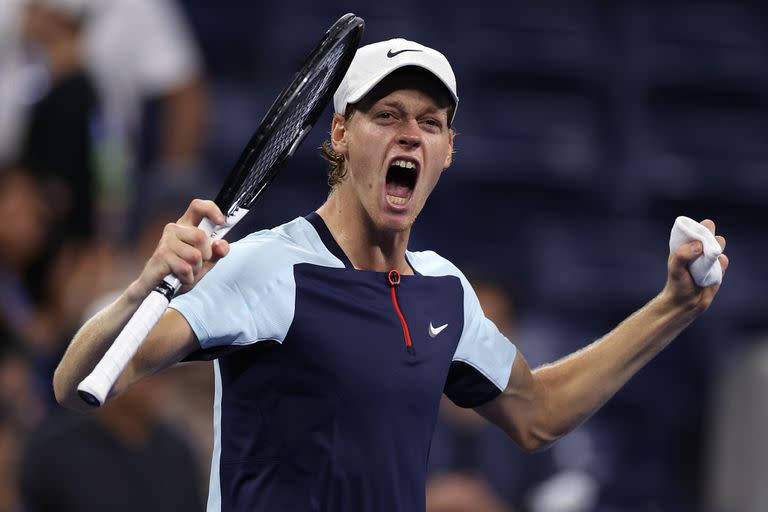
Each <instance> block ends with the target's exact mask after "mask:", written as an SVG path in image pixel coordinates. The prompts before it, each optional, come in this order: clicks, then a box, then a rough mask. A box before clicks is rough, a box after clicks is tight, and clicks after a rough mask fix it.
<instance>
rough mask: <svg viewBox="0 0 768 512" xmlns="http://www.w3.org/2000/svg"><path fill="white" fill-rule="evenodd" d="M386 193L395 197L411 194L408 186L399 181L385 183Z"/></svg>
mask: <svg viewBox="0 0 768 512" xmlns="http://www.w3.org/2000/svg"><path fill="white" fill-rule="evenodd" d="M386 191H387V195H388V196H395V197H406V198H407V197H408V196H410V195H411V189H410V187H408V186H406V185H401V184H400V183H394V182H389V183H387V189H386Z"/></svg>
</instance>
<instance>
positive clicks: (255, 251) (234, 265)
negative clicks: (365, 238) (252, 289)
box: [206, 217, 344, 279]
mask: <svg viewBox="0 0 768 512" xmlns="http://www.w3.org/2000/svg"><path fill="white" fill-rule="evenodd" d="M299 263H313V264H316V265H322V266H329V267H338V266H342V267H343V266H344V264H343V263H342V262H341V261H339V260H338V258H336V257H335V256H334V255H333V254H331V253H330V251H328V249H327V248H326V247H325V245H323V243H322V241H321V240H320V237H319V235H318V234H317V232H316V231H315V230H314V228H313V227H312V225H311V224H310V223H309V222H308V221H307V220H306V219H304V218H303V217H298V218H296V219H294V220H292V221H290V222H287V223H285V224H282V225H280V226H277V227H274V228H272V229H265V230H262V231H257V232H254V233H251V234H250V235H247V236H245V237H243V238H242V239H240V240H238V241H236V242H233V243H232V244H231V245H230V252H229V254H228V255H227V256H226V257H225V258H224V259H222V260H221V261H220V262H219V263H218V264H217V265H216V267H214V268H213V270H212V271H211V273H214V274H221V277H223V276H224V274H222V273H229V272H234V273H236V274H237V275H239V276H240V278H241V279H242V278H244V277H246V276H251V277H254V278H256V277H258V276H270V275H271V276H275V277H277V276H279V275H281V274H283V273H285V272H293V267H294V266H295V265H296V264H299ZM244 269H247V272H243V271H244ZM206 277H207V276H206Z"/></svg>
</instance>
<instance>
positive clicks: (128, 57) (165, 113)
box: [69, 0, 207, 234]
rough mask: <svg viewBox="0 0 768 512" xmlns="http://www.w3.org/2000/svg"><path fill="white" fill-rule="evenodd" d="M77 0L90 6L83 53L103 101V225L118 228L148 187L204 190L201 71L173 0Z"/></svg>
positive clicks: (115, 230) (204, 112) (204, 115)
mask: <svg viewBox="0 0 768 512" xmlns="http://www.w3.org/2000/svg"><path fill="white" fill-rule="evenodd" d="M69 1H74V0H69ZM77 1H78V2H80V3H83V4H87V5H89V7H90V9H91V19H90V20H89V23H88V29H87V34H86V52H87V55H88V63H89V68H90V70H91V72H92V74H93V76H94V78H95V81H96V84H97V87H98V89H99V91H100V93H101V95H102V98H103V101H104V106H105V117H106V119H105V123H104V124H103V125H102V126H100V127H99V130H100V132H101V133H100V134H99V138H100V140H101V141H102V143H101V147H100V158H101V159H102V161H103V162H104V163H103V164H102V165H101V169H102V175H101V177H100V195H101V210H102V211H101V213H102V215H103V219H104V225H103V226H102V227H103V230H104V231H105V232H107V233H108V234H124V233H120V231H122V230H125V229H128V228H127V226H125V224H124V223H125V214H126V211H127V209H128V208H130V207H131V206H132V203H133V202H134V200H136V201H138V203H139V206H141V200H142V197H143V194H144V193H145V192H147V191H148V190H151V189H154V188H158V187H169V188H171V189H173V188H175V187H176V186H178V185H180V184H183V183H190V182H192V183H197V184H198V186H200V187H201V188H198V190H202V186H201V183H202V182H203V181H204V179H203V178H204V177H203V173H202V171H203V170H204V169H203V167H204V166H203V164H202V146H203V143H204V138H205V128H206V121H207V91H206V86H205V77H204V71H203V68H202V63H201V58H200V55H199V52H198V48H197V46H196V43H195V41H194V38H193V34H192V32H191V31H190V29H189V27H188V25H187V22H186V19H185V17H184V15H183V13H182V11H181V9H180V8H179V6H178V5H177V2H176V0H101V1H99V0H77ZM134 196H135V198H134Z"/></svg>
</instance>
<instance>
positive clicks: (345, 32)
mask: <svg viewBox="0 0 768 512" xmlns="http://www.w3.org/2000/svg"><path fill="white" fill-rule="evenodd" d="M364 27H365V22H364V21H363V19H362V18H360V17H358V16H355V15H354V14H352V13H349V14H345V15H344V16H342V17H341V18H339V20H338V21H336V23H334V24H333V25H332V26H331V27H330V28H329V29H328V31H327V32H326V33H325V35H324V36H323V37H322V38H321V39H320V41H319V42H318V43H317V45H316V46H315V47H314V49H313V50H312V51H311V52H310V53H309V55H308V56H307V57H306V59H305V60H304V62H303V64H302V65H301V67H300V68H299V70H298V71H297V72H296V74H295V75H294V76H293V79H292V80H291V81H290V82H289V83H288V85H287V86H286V87H284V88H283V90H282V91H281V92H280V94H279V95H278V96H277V98H276V99H275V101H274V103H273V104H272V106H271V107H270V109H269V110H268V111H267V113H266V115H265V116H264V118H263V119H262V121H261V123H260V124H259V127H258V128H257V129H256V131H255V132H254V133H253V135H252V136H251V138H250V140H249V141H248V144H246V146H245V148H244V149H243V152H242V153H241V155H240V158H239V159H238V160H237V163H236V164H235V166H234V167H233V169H232V171H231V172H230V173H229V175H228V177H227V179H226V181H225V182H224V185H223V186H222V188H221V190H220V191H219V194H218V195H217V197H216V199H215V202H216V204H217V205H218V206H219V208H220V209H221V211H222V212H223V213H224V214H225V215H227V216H232V215H235V213H236V212H237V210H238V209H240V208H243V209H250V208H251V206H252V205H253V203H255V201H256V199H258V197H259V196H260V195H261V194H262V193H263V192H264V190H266V188H267V187H268V186H269V185H270V183H271V182H272V180H273V179H274V178H275V176H277V174H278V172H279V171H280V169H281V168H282V166H283V164H284V163H285V161H286V160H287V159H288V158H290V157H291V156H292V155H293V152H294V151H295V150H296V148H297V147H298V146H299V145H300V144H301V141H302V140H303V139H304V137H305V136H306V135H307V133H309V131H310V129H311V128H312V126H313V125H314V124H315V122H316V121H317V119H318V117H319V116H320V114H321V113H322V112H323V110H324V109H325V107H326V105H327V104H328V103H329V102H330V100H331V97H332V96H333V93H334V92H335V91H336V88H337V87H338V86H339V83H341V79H342V78H343V77H344V74H345V73H346V72H347V68H349V65H350V63H351V62H352V58H353V57H354V55H355V52H356V51H357V47H358V45H359V43H360V38H361V37H362V34H363V30H364Z"/></svg>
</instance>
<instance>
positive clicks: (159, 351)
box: [111, 308, 200, 396]
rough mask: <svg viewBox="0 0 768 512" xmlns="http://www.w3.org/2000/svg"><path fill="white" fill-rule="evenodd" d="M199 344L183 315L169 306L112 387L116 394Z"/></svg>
mask: <svg viewBox="0 0 768 512" xmlns="http://www.w3.org/2000/svg"><path fill="white" fill-rule="evenodd" d="M199 348H200V344H199V343H198V340H197V336H195V333H194V331H193V330H192V327H191V326H190V325H189V322H187V319H186V318H184V315H182V314H181V313H179V312H178V311H177V310H175V309H173V308H168V309H167V310H166V311H165V313H164V314H163V316H162V317H161V318H160V321H159V322H158V323H157V325H156V326H155V328H154V329H153V330H152V332H150V333H149V336H147V339H146V340H145V341H144V343H143V344H142V345H141V347H140V348H139V350H138V351H137V352H136V355H134V356H133V358H132V359H131V361H130V362H129V363H128V366H126V368H125V370H123V373H122V374H121V375H120V377H119V378H118V380H117V382H116V383H115V385H114V387H113V388H112V392H111V396H115V395H117V394H119V393H121V392H122V391H125V390H126V389H127V388H128V387H130V386H131V385H133V384H135V383H136V382H138V381H140V380H141V379H144V378H146V377H149V376H150V375H153V374H154V373H157V372H159V371H161V370H164V369H165V368H168V367H170V366H173V365H174V364H176V363H178V362H179V361H181V360H182V359H184V357H186V356H187V355H188V354H190V353H191V352H193V351H195V350H198V349H199Z"/></svg>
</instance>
